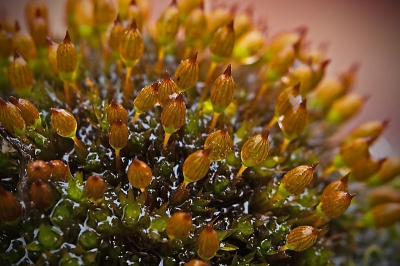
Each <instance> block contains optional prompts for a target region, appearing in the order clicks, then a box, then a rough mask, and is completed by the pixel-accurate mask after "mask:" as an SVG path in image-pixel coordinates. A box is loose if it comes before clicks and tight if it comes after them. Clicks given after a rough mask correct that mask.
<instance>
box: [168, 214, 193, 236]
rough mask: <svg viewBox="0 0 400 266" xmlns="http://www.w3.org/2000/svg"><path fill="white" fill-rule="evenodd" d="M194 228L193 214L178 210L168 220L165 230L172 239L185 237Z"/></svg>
mask: <svg viewBox="0 0 400 266" xmlns="http://www.w3.org/2000/svg"><path fill="white" fill-rule="evenodd" d="M191 229H192V215H191V214H190V213H188V212H176V213H174V214H173V215H172V216H171V217H170V218H169V219H168V222H167V226H166V227H165V231H166V233H167V235H168V237H169V238H170V239H184V238H186V237H188V236H189V234H190V230H191Z"/></svg>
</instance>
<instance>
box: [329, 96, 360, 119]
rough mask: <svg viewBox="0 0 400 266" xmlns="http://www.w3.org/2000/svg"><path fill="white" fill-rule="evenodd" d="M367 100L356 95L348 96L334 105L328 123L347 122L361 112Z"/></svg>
mask: <svg viewBox="0 0 400 266" xmlns="http://www.w3.org/2000/svg"><path fill="white" fill-rule="evenodd" d="M366 100H367V98H366V97H363V96H361V95H358V94H356V93H349V94H346V95H345V96H343V97H341V98H339V99H338V100H336V101H335V102H334V103H333V105H332V107H331V109H330V110H329V112H328V114H327V119H328V121H329V122H332V123H334V124H342V123H343V122H346V121H347V120H349V119H350V118H352V117H353V116H354V115H355V114H357V113H358V112H359V111H360V110H361V108H362V107H363V105H364V103H365V101H366Z"/></svg>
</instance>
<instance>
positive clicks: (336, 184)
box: [322, 173, 350, 197]
mask: <svg viewBox="0 0 400 266" xmlns="http://www.w3.org/2000/svg"><path fill="white" fill-rule="evenodd" d="M349 175H350V173H348V174H347V175H345V176H344V177H342V178H340V179H338V180H335V181H333V182H331V183H330V184H329V185H327V186H326V187H325V189H324V191H323V192H322V197H324V196H326V195H328V194H329V193H331V192H333V191H344V192H347V185H348V180H349Z"/></svg>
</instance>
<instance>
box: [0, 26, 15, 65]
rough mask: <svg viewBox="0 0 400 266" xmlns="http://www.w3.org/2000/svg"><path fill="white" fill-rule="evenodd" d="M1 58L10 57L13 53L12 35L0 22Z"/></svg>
mask: <svg viewBox="0 0 400 266" xmlns="http://www.w3.org/2000/svg"><path fill="white" fill-rule="evenodd" d="M0 47H1V48H2V49H0V59H8V57H9V56H10V55H11V53H12V36H11V35H10V34H9V33H8V32H7V31H5V30H4V28H3V26H2V24H1V23H0Z"/></svg>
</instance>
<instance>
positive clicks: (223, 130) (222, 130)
mask: <svg viewBox="0 0 400 266" xmlns="http://www.w3.org/2000/svg"><path fill="white" fill-rule="evenodd" d="M227 133H228V128H227V127H224V128H223V129H221V134H224V135H225V134H227Z"/></svg>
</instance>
